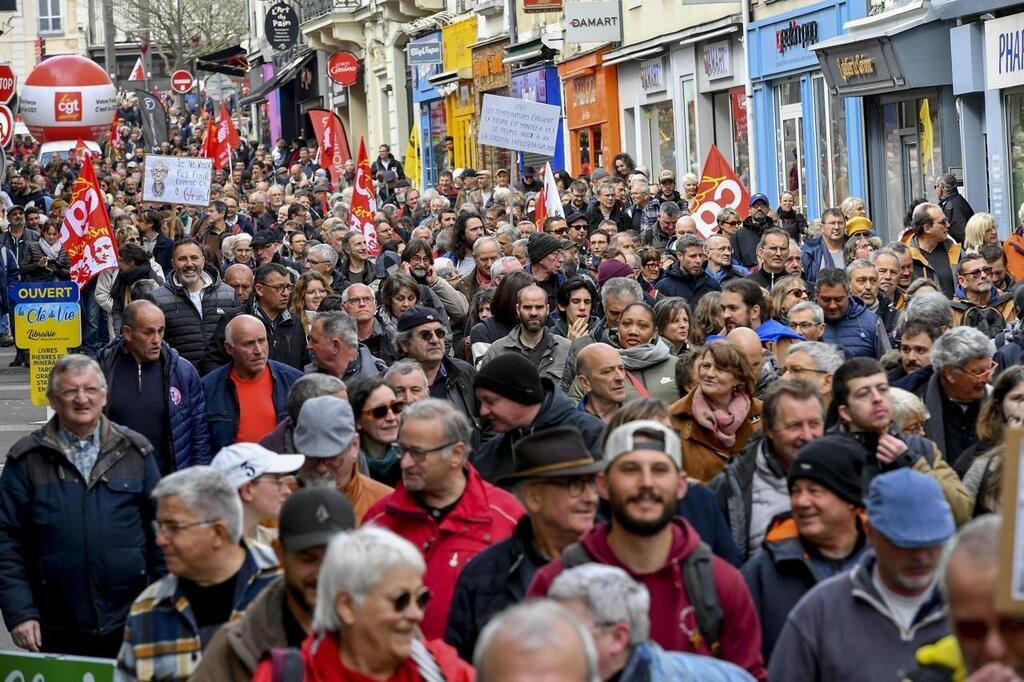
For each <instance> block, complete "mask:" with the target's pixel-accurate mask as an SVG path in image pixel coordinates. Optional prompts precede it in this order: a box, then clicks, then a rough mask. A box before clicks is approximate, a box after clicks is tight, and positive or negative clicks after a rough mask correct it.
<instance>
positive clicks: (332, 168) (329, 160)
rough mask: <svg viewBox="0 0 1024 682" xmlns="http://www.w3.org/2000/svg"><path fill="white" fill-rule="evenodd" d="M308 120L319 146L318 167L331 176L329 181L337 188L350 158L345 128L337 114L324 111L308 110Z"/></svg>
mask: <svg viewBox="0 0 1024 682" xmlns="http://www.w3.org/2000/svg"><path fill="white" fill-rule="evenodd" d="M309 120H310V121H311V122H312V123H313V132H314V133H315V134H316V141H317V144H319V145H320V167H321V168H326V169H327V170H328V171H329V172H330V174H331V181H332V182H333V183H334V186H335V187H338V181H339V180H340V179H341V174H342V173H343V172H344V171H345V162H346V161H348V160H349V159H351V158H352V154H351V153H349V149H348V138H347V136H346V135H345V126H344V125H343V124H342V122H341V119H339V118H338V116H337V114H335V113H334V112H332V111H327V110H326V109H310V111H309Z"/></svg>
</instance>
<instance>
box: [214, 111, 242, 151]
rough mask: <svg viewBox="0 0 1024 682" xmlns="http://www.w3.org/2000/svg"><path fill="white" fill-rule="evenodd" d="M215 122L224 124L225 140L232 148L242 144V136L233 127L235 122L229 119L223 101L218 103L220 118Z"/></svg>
mask: <svg viewBox="0 0 1024 682" xmlns="http://www.w3.org/2000/svg"><path fill="white" fill-rule="evenodd" d="M217 124H218V125H222V126H224V128H225V130H226V131H227V138H226V139H227V141H228V144H229V145H231V148H232V149H238V148H239V147H240V146H242V138H241V137H239V135H238V129H237V128H236V127H235V122H234V121H232V120H231V116H230V115H229V114H228V108H227V105H225V104H224V102H221V103H220V118H219V119H217Z"/></svg>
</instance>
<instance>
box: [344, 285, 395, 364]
mask: <svg viewBox="0 0 1024 682" xmlns="http://www.w3.org/2000/svg"><path fill="white" fill-rule="evenodd" d="M341 304H342V307H343V308H344V310H345V312H346V313H348V315H349V316H350V317H351V318H352V319H353V320H355V321H356V330H357V332H358V334H359V344H360V345H361V346H364V347H365V348H366V349H367V350H369V351H370V354H371V355H372V356H373V357H374V358H379V359H380V360H381V361H382V362H383V363H384V365H385V366H386V365H388V364H390V363H392V362H394V361H395V360H396V359H398V357H399V353H398V349H397V348H395V346H394V344H393V343H392V341H391V338H390V337H389V336H388V333H387V331H386V330H385V329H384V323H383V322H381V321H380V319H379V318H378V317H377V316H376V314H375V313H374V310H375V308H376V300H375V299H374V297H373V291H372V290H371V289H370V287H368V286H366V285H365V284H350V285H349V286H348V288H347V289H345V291H343V292H342V293H341ZM375 364H376V363H375Z"/></svg>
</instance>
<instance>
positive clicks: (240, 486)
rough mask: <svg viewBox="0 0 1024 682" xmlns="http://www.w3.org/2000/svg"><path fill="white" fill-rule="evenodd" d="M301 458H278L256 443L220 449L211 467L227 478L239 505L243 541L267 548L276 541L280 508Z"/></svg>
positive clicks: (275, 454)
mask: <svg viewBox="0 0 1024 682" xmlns="http://www.w3.org/2000/svg"><path fill="white" fill-rule="evenodd" d="M303 462H304V458H303V457H302V455H279V454H277V453H275V452H271V451H270V450H267V449H266V448H265V447H263V446H262V445H257V444H256V443H235V444H233V445H228V446H227V447H225V448H222V449H221V451H220V452H218V453H217V455H216V456H215V457H214V458H213V460H212V461H211V462H210V466H212V467H213V468H214V469H216V470H218V471H220V472H222V473H223V474H224V475H225V476H227V479H228V483H230V484H231V486H232V487H234V488H235V490H236V491H238V498H239V499H240V500H241V501H242V539H243V540H245V541H246V542H248V543H251V544H255V543H259V544H262V545H265V546H269V545H270V543H271V542H273V540H274V539H275V538H276V537H277V532H276V529H274V528H272V527H270V524H276V523H277V515H278V514H280V513H281V505H283V504H284V502H285V500H287V499H288V496H289V495H291V492H292V486H293V485H294V484H295V476H294V475H295V474H296V473H298V471H299V468H300V467H302V464H303Z"/></svg>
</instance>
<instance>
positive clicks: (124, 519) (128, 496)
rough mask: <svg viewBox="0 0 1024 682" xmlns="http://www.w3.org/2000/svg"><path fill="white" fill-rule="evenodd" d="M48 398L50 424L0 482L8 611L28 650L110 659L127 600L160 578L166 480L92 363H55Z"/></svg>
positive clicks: (2, 604)
mask: <svg viewBox="0 0 1024 682" xmlns="http://www.w3.org/2000/svg"><path fill="white" fill-rule="evenodd" d="M46 396H47V400H48V402H49V405H50V407H51V408H52V409H53V411H54V416H53V417H52V418H51V419H50V420H49V421H48V422H47V423H46V425H45V426H43V427H42V428H40V429H38V430H36V431H33V432H32V433H31V434H29V435H26V436H24V437H22V438H21V439H20V440H18V442H17V443H15V444H14V446H13V447H12V448H11V449H10V451H9V452H8V453H7V461H6V463H5V465H4V468H3V474H2V475H0V552H2V554H3V556H4V562H3V564H2V566H0V610H2V612H3V616H4V622H5V623H6V625H7V628H8V629H9V630H10V632H11V637H12V639H13V640H14V643H15V644H16V645H17V646H19V647H21V648H22V649H27V650H29V651H42V652H47V653H63V654H75V655H79V656H103V657H108V658H110V657H113V656H114V655H116V653H117V650H118V648H119V647H120V641H121V639H122V634H121V633H122V630H123V627H124V622H125V618H126V617H127V615H128V607H129V606H130V604H131V600H132V599H133V598H134V596H135V595H136V594H138V593H139V592H140V591H142V590H143V589H144V588H145V587H146V585H147V584H149V582H150V581H152V580H155V579H157V578H158V577H159V576H160V574H161V573H162V571H163V567H162V559H161V556H160V552H159V551H158V550H157V549H156V545H155V543H154V537H153V532H152V529H151V526H150V522H151V521H152V520H153V518H154V516H153V514H154V509H153V503H152V500H151V498H150V495H151V493H152V492H153V488H154V487H155V486H156V485H157V482H158V481H159V480H160V471H159V469H158V467H157V462H156V457H154V456H153V448H152V446H151V445H150V444H149V442H148V441H147V440H146V438H145V437H144V436H142V435H141V434H138V433H136V432H135V431H132V430H131V429H128V428H127V427H123V426H120V425H118V424H115V423H113V422H112V421H110V420H109V419H107V417H106V416H104V414H103V408H104V406H105V405H106V403H107V384H106V380H105V379H104V376H103V373H102V372H101V371H100V367H99V365H97V364H96V362H95V361H93V360H92V359H90V358H88V357H86V356H84V355H67V356H65V357H63V358H61V359H60V360H58V361H57V364H56V365H55V366H54V368H53V370H52V371H51V372H50V378H49V381H48V384H47V391H46ZM115 482H116V485H115Z"/></svg>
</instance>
